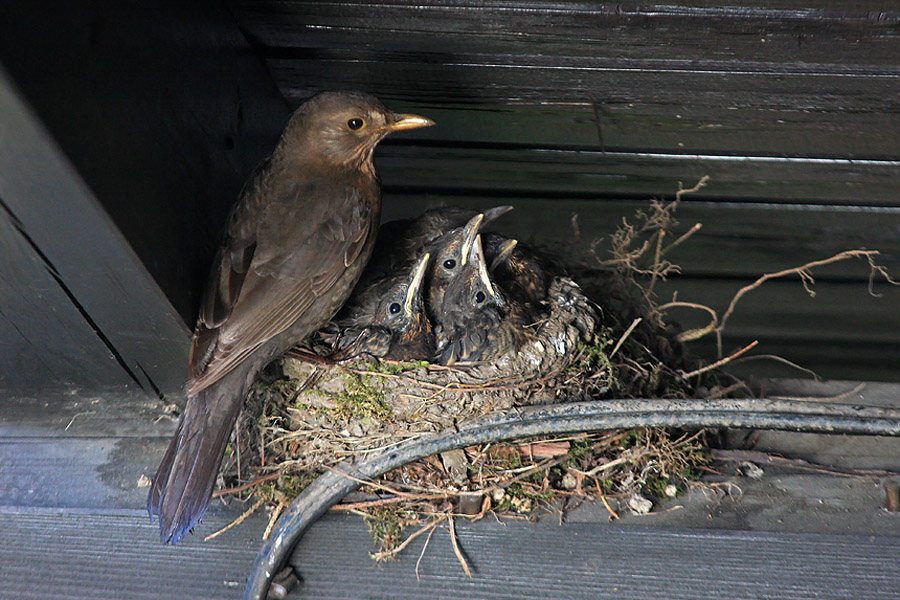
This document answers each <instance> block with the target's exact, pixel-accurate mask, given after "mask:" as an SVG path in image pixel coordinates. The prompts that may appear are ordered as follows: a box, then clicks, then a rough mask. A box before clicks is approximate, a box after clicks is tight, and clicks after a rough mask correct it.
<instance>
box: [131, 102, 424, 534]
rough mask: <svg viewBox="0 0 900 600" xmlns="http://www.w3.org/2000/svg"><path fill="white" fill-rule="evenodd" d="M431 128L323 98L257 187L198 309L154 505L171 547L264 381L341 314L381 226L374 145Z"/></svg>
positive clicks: (248, 189)
mask: <svg viewBox="0 0 900 600" xmlns="http://www.w3.org/2000/svg"><path fill="white" fill-rule="evenodd" d="M432 124H433V122H432V121H431V120H430V119H427V118H424V117H420V116H417V115H403V114H395V113H392V112H391V111H389V110H388V109H387V108H386V107H385V106H384V105H383V104H382V103H381V102H380V101H379V100H378V99H376V98H374V97H372V96H369V95H366V94H361V93H355V92H347V93H323V94H319V95H317V96H315V97H313V98H311V99H310V100H308V101H307V102H306V103H304V104H303V105H302V106H301V107H300V108H299V109H297V111H296V112H295V113H294V115H293V116H292V117H291V119H290V121H289V122H288V124H287V127H286V128H285V130H284V133H283V134H282V136H281V139H280V140H279V141H278V144H277V146H276V147H275V150H274V152H273V153H272V156H270V157H269V158H268V159H267V160H266V161H265V162H264V163H263V164H262V165H260V167H258V168H257V170H256V171H255V172H254V173H253V175H251V178H250V180H249V181H248V182H247V184H246V185H245V187H244V190H243V191H242V192H241V194H240V196H239V198H238V200H237V203H236V204H235V206H234V208H233V209H232V211H231V215H230V216H229V219H228V223H227V226H226V230H225V235H224V239H223V241H222V244H221V246H220V248H219V251H218V253H217V255H216V258H215V261H214V263H213V268H212V271H211V274H210V278H209V282H208V284H207V287H206V290H205V293H204V297H203V300H202V302H201V306H200V315H199V318H198V319H197V326H196V328H195V330H194V338H193V341H192V345H191V354H190V364H189V376H190V377H189V379H188V382H187V385H186V393H187V396H188V401H187V406H186V407H185V410H184V414H183V415H182V416H181V421H180V422H179V424H178V428H177V430H176V432H175V437H174V438H173V439H172V442H171V443H170V444H169V447H168V449H167V450H166V453H165V455H164V456H163V459H162V462H161V463H160V466H159V470H158V471H157V473H156V477H155V478H154V480H153V485H152V486H151V488H150V494H149V497H148V499H147V508H148V510H149V512H150V516H151V518H152V517H154V516H158V517H159V522H160V535H161V537H162V540H163V541H164V542H173V543H174V542H177V541H178V540H180V539H181V538H182V537H183V536H184V535H185V533H187V532H188V531H190V530H191V528H193V527H194V525H196V524H197V522H198V521H199V520H200V519H201V517H203V515H204V513H205V512H206V509H207V508H208V506H209V500H210V497H211V495H212V488H213V485H214V483H215V480H216V476H217V474H218V471H219V466H220V465H221V462H222V456H223V454H224V449H225V444H226V442H227V441H228V439H229V437H230V435H231V430H232V428H233V426H234V421H235V419H236V418H237V415H238V412H239V411H240V408H241V405H242V403H243V400H244V397H245V396H246V394H247V391H248V389H249V387H250V384H251V383H252V382H253V380H254V379H255V378H256V375H257V373H258V372H259V371H260V369H262V367H264V366H265V365H266V364H267V363H268V362H269V361H271V360H272V359H273V358H275V357H277V356H279V355H281V354H282V353H284V352H285V351H286V350H287V349H289V348H291V347H292V346H294V345H295V344H297V343H299V342H300V341H302V340H303V339H304V338H306V337H307V336H308V335H309V334H310V333H312V332H313V331H315V330H317V329H319V328H320V327H321V326H322V325H323V324H325V322H327V321H328V319H330V318H331V317H332V316H333V315H334V314H335V312H337V310H338V309H339V308H340V307H341V305H342V304H343V303H344V302H345V301H346V300H347V297H348V296H349V295H350V291H351V290H352V289H353V286H354V284H355V283H356V281H357V280H358V278H359V276H360V273H362V270H363V267H364V266H365V264H366V262H367V261H368V260H369V257H370V256H371V253H372V249H373V246H374V244H375V234H376V231H377V227H378V221H379V218H380V215H381V192H380V187H379V182H378V177H377V175H376V174H375V169H374V167H373V164H372V151H373V150H374V149H375V146H376V144H378V142H379V141H381V139H382V138H384V136H386V135H387V134H389V133H391V132H393V131H399V130H403V129H412V128H415V127H426V126H428V125H432Z"/></svg>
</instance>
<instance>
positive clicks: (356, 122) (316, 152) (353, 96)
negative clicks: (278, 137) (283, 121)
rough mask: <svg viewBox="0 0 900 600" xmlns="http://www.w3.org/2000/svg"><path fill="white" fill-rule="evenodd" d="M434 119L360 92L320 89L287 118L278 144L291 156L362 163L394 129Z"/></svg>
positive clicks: (414, 127)
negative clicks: (392, 107)
mask: <svg viewBox="0 0 900 600" xmlns="http://www.w3.org/2000/svg"><path fill="white" fill-rule="evenodd" d="M431 125H434V121H432V120H431V119H429V118H427V117H421V116H419V115H412V114H403V113H395V112H392V111H390V110H388V108H387V107H386V106H385V105H384V104H382V102H381V101H380V100H379V99H378V98H376V97H374V96H370V95H369V94H363V93H361V92H323V93H321V94H317V95H315V96H313V97H312V98H310V99H309V100H307V101H306V102H304V103H303V104H302V105H301V106H300V108H298V109H297V111H296V112H295V113H294V115H293V116H292V117H291V120H290V122H289V123H288V126H287V127H286V128H285V132H284V135H283V136H282V141H281V145H282V146H284V147H285V148H286V154H288V155H291V156H293V157H302V158H307V157H308V158H314V159H319V160H325V161H327V162H334V163H339V164H350V165H353V166H358V165H362V164H363V163H366V162H368V161H370V160H371V157H372V150H374V149H375V146H376V145H377V144H378V142H380V141H381V140H382V139H384V137H385V136H386V135H388V134H390V133H392V132H394V131H402V130H404V129H416V128H419V127H429V126H431Z"/></svg>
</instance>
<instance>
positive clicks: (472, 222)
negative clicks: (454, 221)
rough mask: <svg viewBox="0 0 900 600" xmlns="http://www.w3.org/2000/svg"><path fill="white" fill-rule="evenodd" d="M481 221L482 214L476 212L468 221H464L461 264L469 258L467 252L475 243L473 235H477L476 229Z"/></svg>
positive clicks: (479, 226)
mask: <svg viewBox="0 0 900 600" xmlns="http://www.w3.org/2000/svg"><path fill="white" fill-rule="evenodd" d="M482 221H484V215H483V214H482V213H478V214H477V215H475V216H474V217H472V218H471V219H469V222H468V223H466V226H465V227H464V228H463V241H462V248H461V250H460V258H461V260H460V262H461V263H462V265H463V266H465V264H466V262H467V261H468V260H469V253H470V252H471V251H472V245H473V244H474V243H475V236H477V235H478V230H479V229H481V222H482Z"/></svg>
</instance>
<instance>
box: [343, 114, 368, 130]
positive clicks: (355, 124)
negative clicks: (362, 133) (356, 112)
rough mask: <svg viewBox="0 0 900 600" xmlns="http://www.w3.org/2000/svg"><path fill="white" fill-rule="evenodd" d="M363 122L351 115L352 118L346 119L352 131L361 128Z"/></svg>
mask: <svg viewBox="0 0 900 600" xmlns="http://www.w3.org/2000/svg"><path fill="white" fill-rule="evenodd" d="M365 124H366V122H365V121H363V120H362V119H360V118H359V117H353V118H352V119H350V120H349V121H347V127H349V128H350V129H352V130H353V131H356V130H357V129H360V128H362V126H363V125H365Z"/></svg>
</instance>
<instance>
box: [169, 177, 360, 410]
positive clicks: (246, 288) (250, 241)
mask: <svg viewBox="0 0 900 600" xmlns="http://www.w3.org/2000/svg"><path fill="white" fill-rule="evenodd" d="M343 192H344V193H342V194H341V195H340V196H341V197H340V199H339V200H340V201H339V202H337V203H335V202H326V203H324V204H326V205H327V206H325V207H323V208H320V210H321V213H322V214H321V215H316V214H313V213H315V212H316V211H315V210H314V207H316V205H318V206H319V207H322V204H323V203H322V202H314V201H311V200H310V199H309V198H297V202H296V203H295V204H294V205H293V207H291V205H289V204H288V205H285V204H282V205H280V206H281V207H282V208H284V207H285V206H287V207H288V208H287V209H286V210H288V211H289V212H292V213H293V214H294V215H295V216H296V215H297V214H300V215H303V214H304V213H307V214H306V215H305V216H306V217H307V222H309V223H314V222H317V221H318V223H320V225H319V226H318V227H315V228H312V227H309V228H308V231H304V234H305V239H296V237H295V238H294V239H293V240H292V243H291V244H287V243H281V242H282V241H283V240H281V239H278V238H277V236H276V238H275V239H271V238H272V236H271V235H270V236H266V239H259V232H260V230H261V229H265V225H263V226H261V227H260V226H257V227H251V226H250V225H248V224H250V223H252V224H256V223H258V222H259V217H260V214H261V212H262V211H265V210H267V209H268V207H262V208H260V207H258V206H257V207H255V208H254V207H253V206H252V201H248V202H242V203H241V205H240V206H239V208H238V210H237V211H236V213H238V212H240V211H241V210H246V211H249V212H251V213H254V212H255V215H254V214H250V215H245V216H246V217H247V218H232V219H231V222H230V225H229V228H228V232H227V234H226V240H225V242H224V243H223V246H222V248H221V249H220V251H219V255H218V260H219V263H218V268H217V269H216V270H215V271H214V275H213V280H211V281H210V286H209V288H208V289H207V292H206V296H205V297H204V302H203V305H202V308H201V313H200V319H199V321H198V325H197V330H196V331H195V333H194V340H193V344H192V348H191V360H190V375H191V378H190V380H189V381H188V384H187V388H186V392H187V394H188V395H194V394H196V393H197V392H199V391H200V390H202V389H204V388H206V387H208V386H209V385H211V384H212V383H214V382H215V381H217V380H218V379H219V378H221V377H222V376H223V375H225V374H226V373H228V372H229V371H231V370H232V369H234V367H235V366H237V365H238V364H239V363H240V362H241V361H243V360H244V359H245V358H247V357H248V356H249V355H250V354H252V353H253V352H254V351H255V350H256V349H257V348H259V347H260V346H261V345H263V344H264V343H265V342H267V341H268V340H270V339H272V338H273V337H274V336H276V335H278V334H280V333H282V332H283V331H285V330H286V329H288V328H289V327H290V326H291V325H293V324H294V322H295V321H297V319H298V318H300V317H301V316H302V315H303V314H304V313H305V312H306V311H307V310H308V309H309V307H310V306H311V305H312V304H313V302H315V301H316V299H318V298H320V297H322V296H325V295H327V294H328V293H329V292H330V291H331V288H332V286H334V284H335V282H337V280H338V279H339V278H340V277H341V275H342V274H343V273H344V272H345V270H346V268H347V267H348V266H349V265H351V264H353V263H354V262H355V261H356V260H357V258H358V257H359V255H360V253H361V252H362V251H363V248H365V247H366V241H367V240H368V239H369V237H370V236H371V235H373V234H374V227H373V226H372V220H373V219H372V215H371V209H370V207H369V204H368V203H367V202H365V201H363V200H362V199H361V198H360V194H359V191H358V190H357V189H356V188H355V187H351V186H348V187H346V188H345V190H343ZM306 209H310V210H309V211H307V210H306ZM282 216H284V217H286V216H287V215H282ZM317 216H321V217H322V218H320V219H317V218H316V217H317ZM253 217H257V218H253ZM278 217H279V215H269V218H264V220H265V221H266V222H267V224H269V225H272V226H273V227H274V228H275V229H278V228H279V227H280V228H281V230H282V231H283V230H284V229H285V227H284V226H285V223H279V218H278ZM287 237H290V236H287ZM348 293H349V290H348ZM329 317H331V315H323V316H322V319H323V321H324V320H325V319H328V318H329ZM314 326H315V324H314V325H313V327H314Z"/></svg>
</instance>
